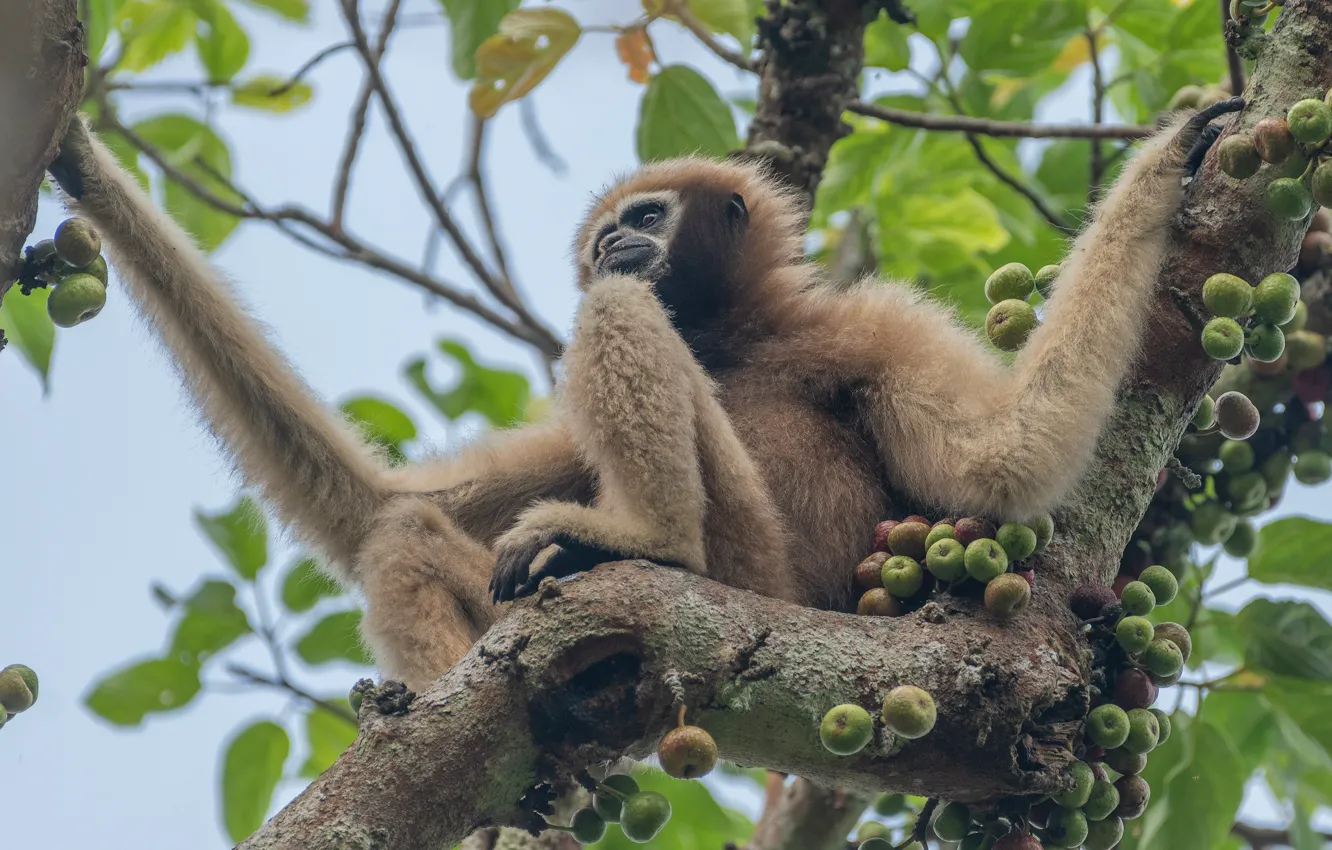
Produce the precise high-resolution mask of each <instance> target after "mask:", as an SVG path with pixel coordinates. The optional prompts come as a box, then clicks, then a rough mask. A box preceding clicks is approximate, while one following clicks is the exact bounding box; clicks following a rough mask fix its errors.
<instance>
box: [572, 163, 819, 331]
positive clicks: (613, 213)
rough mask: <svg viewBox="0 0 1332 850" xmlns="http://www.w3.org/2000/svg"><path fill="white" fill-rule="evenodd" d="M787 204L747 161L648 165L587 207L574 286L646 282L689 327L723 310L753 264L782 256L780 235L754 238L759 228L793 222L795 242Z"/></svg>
mask: <svg viewBox="0 0 1332 850" xmlns="http://www.w3.org/2000/svg"><path fill="white" fill-rule="evenodd" d="M794 209H795V208H794V207H793V206H792V203H791V201H790V199H789V198H788V197H787V196H786V195H785V194H784V193H783V190H782V189H781V188H780V187H779V186H777V185H775V184H773V183H772V182H771V181H770V180H769V179H768V178H766V177H765V176H764V175H763V174H762V172H761V171H760V170H759V169H758V168H757V167H755V166H746V165H736V164H731V163H718V162H712V161H708V160H702V159H684V160H673V161H669V162H664V163H657V164H653V165H649V166H647V167H645V168H643V169H641V170H639V171H638V172H637V173H635V174H633V175H632V176H630V177H628V178H626V179H624V180H621V181H620V182H619V183H617V184H616V185H614V186H612V187H611V188H610V189H609V190H608V191H606V192H605V193H604V194H602V195H601V197H599V198H598V199H597V201H596V202H595V204H594V205H593V208H592V211H591V213H590V214H589V216H588V219H587V223H586V224H585V225H584V226H583V227H582V229H581V230H580V232H579V241H578V278H579V286H580V287H581V288H583V289H586V288H587V287H588V286H590V285H591V284H592V282H593V281H595V280H596V279H597V278H599V277H602V276H604V275H608V274H623V275H631V276H633V277H637V278H640V279H642V280H646V281H648V282H650V283H651V284H652V286H653V289H654V291H655V293H656V295H657V297H658V298H659V299H660V300H661V301H662V303H663V304H664V305H665V306H666V307H667V308H668V309H669V310H670V311H671V314H672V317H673V320H674V322H675V324H676V326H677V327H693V326H697V325H699V324H701V323H704V322H706V321H707V320H708V319H709V318H711V317H713V316H715V315H717V314H718V312H720V311H722V310H724V309H725V308H726V306H727V305H728V304H729V303H730V302H731V301H732V298H733V296H734V295H735V290H736V288H737V286H739V285H740V282H741V281H742V280H743V279H745V278H746V277H747V276H750V275H752V274H754V273H756V272H758V273H762V271H763V270H762V269H761V268H759V266H770V265H773V264H780V263H782V262H785V261H788V259H790V258H786V257H785V254H786V253H789V252H788V251H787V250H786V247H785V243H786V240H785V239H784V238H778V239H771V238H765V239H759V240H758V241H759V244H757V245H756V244H754V243H755V241H756V238H757V234H760V233H762V232H767V233H785V232H786V231H788V230H790V229H791V228H792V224H793V223H796V227H797V229H796V231H795V233H796V239H795V240H794V244H796V245H798V243H799V238H798V221H799V219H798V215H792V213H793V212H794ZM774 246H776V247H777V250H773V247H774ZM742 258H743V259H744V263H743V265H742Z"/></svg>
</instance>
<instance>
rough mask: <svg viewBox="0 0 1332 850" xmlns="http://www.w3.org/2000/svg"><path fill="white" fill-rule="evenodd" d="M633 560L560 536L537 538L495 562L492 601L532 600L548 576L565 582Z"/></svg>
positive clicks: (507, 549) (507, 550)
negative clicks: (613, 563)
mask: <svg viewBox="0 0 1332 850" xmlns="http://www.w3.org/2000/svg"><path fill="white" fill-rule="evenodd" d="M551 547H554V551H552V552H551V553H550V555H549V556H548V557H547V558H546V560H545V562H544V563H542V564H541V566H540V567H539V568H538V569H537V570H536V572H532V562H533V561H535V560H536V558H537V556H538V555H540V554H541V553H542V552H544V551H545V550H546V549H548V548H551ZM629 557H630V556H627V555H622V554H618V553H615V552H610V551H607V550H605V549H601V548H599V547H596V546H589V545H588V544H586V543H581V542H579V541H577V540H574V539H573V538H571V537H568V536H567V535H564V534H560V533H558V532H550V533H546V534H541V535H537V536H533V537H531V538H529V539H527V540H525V541H523V542H522V543H520V544H518V545H515V546H509V547H505V548H504V549H502V550H501V551H500V552H499V554H498V557H497V558H496V559H495V572H494V574H493V575H492V576H491V578H490V593H491V597H492V599H493V600H494V601H495V602H496V603H497V604H498V603H500V602H508V601H510V600H513V599H518V598H520V597H523V596H529V595H531V594H533V593H535V592H536V590H537V587H538V586H539V585H540V584H541V580H542V579H543V578H546V577H547V576H549V577H551V578H564V577H565V576H571V575H574V574H575V573H585V572H587V571H588V570H591V569H592V568H593V567H595V566H597V565H598V564H607V563H610V562H611V561H624V560H628V558H629Z"/></svg>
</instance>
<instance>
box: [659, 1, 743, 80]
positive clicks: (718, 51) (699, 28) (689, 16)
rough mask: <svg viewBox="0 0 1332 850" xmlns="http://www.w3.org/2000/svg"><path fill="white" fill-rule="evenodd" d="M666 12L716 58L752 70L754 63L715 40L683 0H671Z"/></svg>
mask: <svg viewBox="0 0 1332 850" xmlns="http://www.w3.org/2000/svg"><path fill="white" fill-rule="evenodd" d="M666 13H667V14H669V15H671V16H673V17H675V18H678V19H679V20H680V23H681V24H683V25H684V28H685V29H687V30H689V31H690V32H691V33H693V34H694V37H695V38H697V39H698V40H699V41H701V42H703V46H704V47H706V48H707V49H708V50H710V51H712V53H713V54H714V55H715V56H716V57H717V58H718V59H721V60H722V61H723V62H727V63H729V64H731V65H734V66H735V67H737V68H739V69H740V70H741V71H751V72H752V71H753V70H754V64H753V63H752V62H750V61H749V59H748V58H746V57H744V56H742V55H740V54H739V53H736V52H735V51H734V50H731V49H730V48H728V47H727V46H726V45H724V44H722V43H721V42H719V41H717V39H716V37H715V36H713V34H712V33H711V32H709V31H708V26H707V24H705V23H703V22H702V21H700V20H699V19H698V16H697V15H695V14H694V12H693V10H692V9H690V8H689V4H688V3H687V2H685V0H672V2H671V3H670V4H669V5H668V7H667V10H666Z"/></svg>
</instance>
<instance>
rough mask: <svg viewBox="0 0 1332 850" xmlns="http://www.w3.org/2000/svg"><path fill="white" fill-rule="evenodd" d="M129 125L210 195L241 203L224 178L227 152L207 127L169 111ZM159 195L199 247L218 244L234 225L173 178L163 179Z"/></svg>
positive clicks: (234, 220) (227, 175) (226, 215)
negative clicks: (162, 186)
mask: <svg viewBox="0 0 1332 850" xmlns="http://www.w3.org/2000/svg"><path fill="white" fill-rule="evenodd" d="M134 129H135V130H136V131H137V132H138V133H139V135H141V136H143V137H144V139H145V141H147V142H148V143H149V144H151V145H153V146H154V147H155V148H157V149H159V150H160V151H161V152H162V153H163V154H164V155H165V156H166V158H167V160H168V161H169V162H171V164H172V165H173V166H175V167H176V168H178V169H179V170H180V171H182V172H183V173H184V174H185V175H186V176H188V177H189V178H191V180H193V181H194V182H195V183H197V184H198V185H200V186H201V187H203V188H204V189H206V190H207V191H208V192H209V193H210V194H212V195H214V196H216V197H217V198H218V199H220V200H222V201H225V202H227V203H230V204H233V205H236V206H240V205H241V203H242V199H241V197H240V196H239V195H237V194H236V193H235V192H234V191H233V190H232V189H231V188H230V187H229V186H228V185H227V182H226V181H228V180H230V179H231V152H230V151H228V150H227V145H226V142H224V141H222V139H221V138H219V137H218V135H217V134H216V133H214V132H213V130H212V128H210V127H208V126H207V125H205V124H202V123H200V122H199V121H197V120H195V119H194V118H191V117H190V116H188V115H181V114H174V113H173V114H167V115H159V116H157V117H156V118H150V119H149V120H147V121H143V122H140V123H139V124H136V125H134ZM219 175H220V178H221V179H219ZM163 194H164V205H165V206H166V209H167V211H168V212H170V213H171V215H172V216H173V217H175V219H176V220H177V221H179V222H180V224H181V225H182V226H183V227H184V228H185V229H186V230H188V231H189V232H190V233H191V234H193V236H194V238H195V239H196V240H198V242H199V245H200V247H202V248H203V249H204V250H205V251H212V250H214V249H216V248H217V247H218V246H219V245H221V244H222V243H223V242H224V241H225V240H226V238H227V237H228V236H230V235H231V232H232V231H233V230H235V229H236V225H237V224H238V223H239V221H238V219H237V218H236V217H235V216H233V215H231V214H230V213H227V212H223V211H222V210H219V209H218V208H217V207H216V206H214V205H212V204H210V203H209V202H208V201H205V200H203V199H202V198H200V197H199V196H198V195H196V194H195V193H194V192H192V191H191V190H190V189H188V188H186V187H185V186H183V185H181V184H180V183H177V182H176V181H175V180H170V179H168V180H167V181H166V190H165V192H164V193H163Z"/></svg>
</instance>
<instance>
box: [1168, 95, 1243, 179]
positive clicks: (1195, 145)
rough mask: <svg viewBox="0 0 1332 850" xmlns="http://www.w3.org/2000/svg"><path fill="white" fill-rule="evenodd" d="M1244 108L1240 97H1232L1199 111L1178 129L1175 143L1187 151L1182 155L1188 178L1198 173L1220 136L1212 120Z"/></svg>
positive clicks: (1219, 129)
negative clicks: (1208, 152)
mask: <svg viewBox="0 0 1332 850" xmlns="http://www.w3.org/2000/svg"><path fill="white" fill-rule="evenodd" d="M1244 106H1245V103H1244V98H1242V97H1232V98H1231V99H1230V100H1223V101H1221V102H1220V103H1214V104H1212V105H1211V106H1209V107H1207V108H1206V109H1203V110H1201V111H1199V112H1198V114H1197V115H1194V116H1193V117H1192V118H1190V119H1189V121H1188V123H1186V124H1185V125H1184V126H1183V127H1181V128H1180V130H1179V134H1178V136H1176V141H1177V142H1178V144H1179V145H1180V146H1181V147H1183V148H1184V150H1186V151H1187V153H1186V154H1185V155H1184V168H1185V172H1186V173H1187V174H1188V175H1189V176H1190V177H1192V176H1194V175H1195V174H1197V173H1198V169H1199V168H1201V167H1202V161H1203V158H1204V157H1206V156H1207V151H1208V150H1210V149H1211V147H1212V145H1213V144H1214V143H1215V142H1216V140H1217V139H1218V138H1219V137H1220V136H1221V129H1222V128H1221V125H1219V124H1212V123H1211V122H1212V119H1214V118H1219V117H1221V116H1222V115H1226V114H1228V113H1231V112H1239V111H1240V110H1241V109H1243V108H1244Z"/></svg>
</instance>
